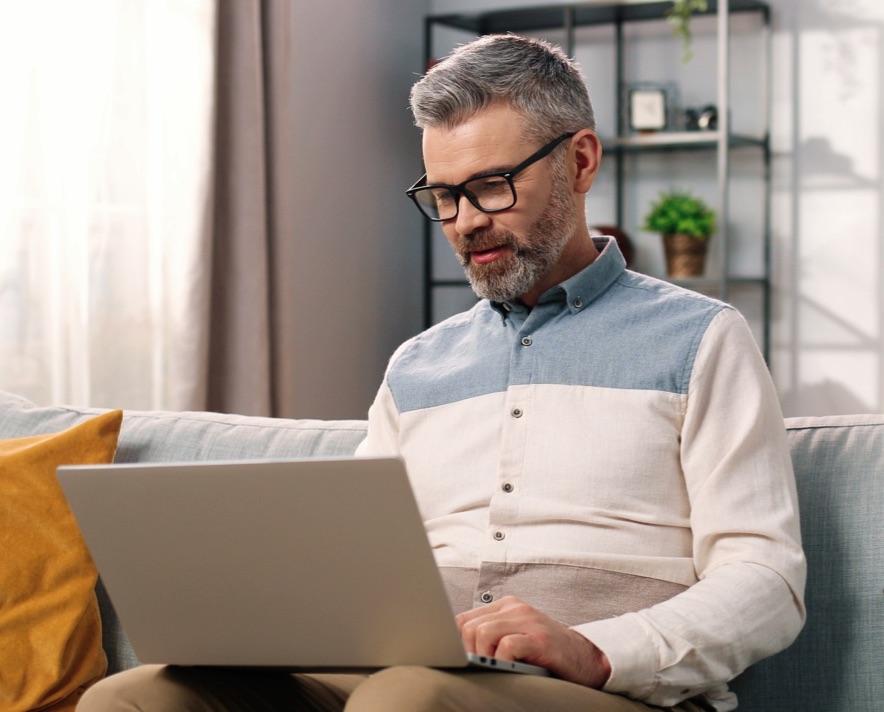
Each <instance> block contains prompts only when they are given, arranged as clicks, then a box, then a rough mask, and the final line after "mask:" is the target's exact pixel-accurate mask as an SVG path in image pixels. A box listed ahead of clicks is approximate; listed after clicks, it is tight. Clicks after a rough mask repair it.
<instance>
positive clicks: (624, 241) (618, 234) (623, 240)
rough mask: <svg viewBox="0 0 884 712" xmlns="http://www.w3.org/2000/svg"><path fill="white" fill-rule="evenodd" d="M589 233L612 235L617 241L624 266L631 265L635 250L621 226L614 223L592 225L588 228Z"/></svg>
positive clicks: (594, 235) (597, 235)
mask: <svg viewBox="0 0 884 712" xmlns="http://www.w3.org/2000/svg"><path fill="white" fill-rule="evenodd" d="M589 234H590V235H592V237H601V236H603V235H610V236H611V237H613V238H614V239H615V240H616V241H617V247H619V248H620V252H621V253H622V254H623V259H624V260H626V266H627V267H631V266H632V260H633V257H634V256H635V250H634V249H633V247H632V240H630V239H629V235H627V234H626V231H625V230H623V228H619V227H617V226H616V225H594V226H593V227H591V228H589Z"/></svg>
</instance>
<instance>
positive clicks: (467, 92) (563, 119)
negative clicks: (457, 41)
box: [410, 35, 595, 142]
mask: <svg viewBox="0 0 884 712" xmlns="http://www.w3.org/2000/svg"><path fill="white" fill-rule="evenodd" d="M410 99H411V111H412V113H413V115H414V122H415V124H416V125H417V126H418V127H420V128H421V129H426V128H429V127H442V128H446V129H452V128H455V127H457V126H459V125H461V124H463V123H464V122H466V121H469V120H470V119H472V118H473V117H474V116H476V114H478V113H479V112H481V111H483V110H485V109H487V108H490V107H491V106H492V105H505V106H509V107H511V108H513V109H515V110H516V111H518V112H519V113H521V114H522V115H523V116H524V117H525V120H526V127H525V128H526V132H527V134H528V136H529V137H531V138H534V139H536V140H537V141H539V142H545V141H548V140H551V139H552V138H555V137H556V136H560V135H561V134H563V133H566V132H569V131H579V130H580V129H584V128H589V129H593V130H595V117H594V115H593V111H592V103H591V102H590V100H589V92H588V91H587V89H586V82H585V81H584V79H583V75H582V74H581V72H580V69H579V68H578V67H577V65H576V63H575V62H573V61H572V60H571V59H569V58H568V57H567V56H566V55H565V53H564V52H563V51H562V50H561V49H559V48H558V47H556V46H554V45H552V44H550V43H549V42H545V41H543V40H538V39H532V38H528V37H519V36H517V35H486V36H484V37H480V38H479V39H477V40H475V41H473V42H470V43H469V44H465V45H461V46H460V47H458V48H457V49H455V50H454V52H452V53H451V54H450V55H449V56H448V57H446V58H445V59H444V60H442V61H441V62H439V63H438V64H436V65H435V66H434V67H432V68H431V69H430V70H429V71H428V72H427V73H426V74H425V75H424V76H423V77H422V78H421V79H420V81H418V82H417V84H415V85H414V86H413V87H412V89H411V97H410Z"/></svg>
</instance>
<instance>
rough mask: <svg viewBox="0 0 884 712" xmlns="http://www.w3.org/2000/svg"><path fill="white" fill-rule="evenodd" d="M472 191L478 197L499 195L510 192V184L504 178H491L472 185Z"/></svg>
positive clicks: (474, 182)
mask: <svg viewBox="0 0 884 712" xmlns="http://www.w3.org/2000/svg"><path fill="white" fill-rule="evenodd" d="M470 190H472V191H473V192H474V193H476V194H478V195H497V194H500V193H505V192H508V191H509V183H507V182H506V179H504V178H498V177H494V176H492V177H490V178H482V179H481V180H477V181H473V182H472V183H470Z"/></svg>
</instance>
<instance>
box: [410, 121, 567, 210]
mask: <svg viewBox="0 0 884 712" xmlns="http://www.w3.org/2000/svg"><path fill="white" fill-rule="evenodd" d="M576 133H577V132H576V131H569V132H568V133H564V134H562V135H561V136H559V137H558V138H554V139H553V140H552V141H550V142H549V143H548V144H546V145H545V146H543V147H542V148H540V149H538V150H537V151H535V152H534V153H532V154H531V155H530V156H528V158H526V159H525V160H524V161H522V162H521V163H520V164H519V165H517V166H516V167H515V168H511V169H510V170H508V171H500V172H497V173H486V174H485V175H478V176H474V177H472V178H470V179H469V180H465V181H464V182H463V183H459V184H457V185H448V184H446V183H433V184H432V185H426V184H425V185H421V183H423V182H424V181H426V179H427V174H426V173H424V174H423V175H422V176H421V177H420V178H419V179H418V180H417V182H416V183H415V184H414V185H413V186H411V187H410V188H409V189H408V190H406V191H405V194H406V195H407V196H408V197H409V198H411V200H412V201H413V202H414V204H415V205H416V206H417V209H418V210H420V211H421V214H422V215H424V216H425V217H426V218H427V219H429V220H432V221H433V222H445V221H447V220H454V218H456V217H457V216H458V214H459V213H460V198H461V196H466V199H467V200H469V201H470V203H471V204H472V205H473V206H474V207H475V208H476V209H477V210H481V211H482V212H483V213H501V212H503V211H504V210H509V209H510V208H512V207H513V206H514V205H515V204H516V202H517V201H518V199H519V196H518V195H517V193H516V186H515V184H514V183H513V178H515V177H516V175H518V174H519V173H521V172H522V171H524V170H525V169H526V168H528V167H529V166H531V165H533V164H535V163H537V161H539V160H540V159H541V158H546V157H547V156H548V155H549V154H550V153H552V152H553V151H554V150H555V148H556V147H557V146H558V145H559V144H560V143H562V141H564V140H565V139H569V138H571V137H572V136H574V135H575V134H576ZM483 178H503V179H504V180H505V181H506V182H507V183H508V184H509V187H510V192H511V193H512V194H513V202H512V203H510V204H509V205H507V206H506V207H505V208H492V209H490V210H488V209H486V208H483V207H482V206H481V205H479V201H478V199H477V198H476V197H475V196H474V195H472V194H471V193H470V192H469V191H468V190H466V189H465V188H466V185H467V184H468V183H472V182H473V181H477V180H482V179H483ZM439 188H447V189H448V190H449V191H451V193H452V195H453V196H454V199H455V200H454V215H452V216H451V217H446V218H434V217H433V216H432V215H428V214H427V212H426V211H425V210H424V208H423V205H421V202H420V200H418V198H417V195H416V194H417V193H420V192H422V191H426V190H434V189H439Z"/></svg>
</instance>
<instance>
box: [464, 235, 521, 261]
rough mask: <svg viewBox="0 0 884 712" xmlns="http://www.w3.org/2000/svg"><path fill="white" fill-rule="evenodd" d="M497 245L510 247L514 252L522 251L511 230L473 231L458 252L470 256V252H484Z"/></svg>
mask: <svg viewBox="0 0 884 712" xmlns="http://www.w3.org/2000/svg"><path fill="white" fill-rule="evenodd" d="M495 247H509V248H510V249H512V251H513V252H515V253H518V252H521V250H522V246H521V245H520V244H519V243H518V241H517V240H516V236H515V235H514V234H513V233H512V232H510V231H509V230H494V231H490V232H478V233H473V234H471V235H469V236H468V237H466V238H465V239H464V241H463V243H461V245H460V246H459V248H458V253H459V254H460V255H462V256H463V257H468V256H469V253H470V252H484V251H485V250H490V249H493V248H495Z"/></svg>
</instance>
